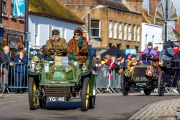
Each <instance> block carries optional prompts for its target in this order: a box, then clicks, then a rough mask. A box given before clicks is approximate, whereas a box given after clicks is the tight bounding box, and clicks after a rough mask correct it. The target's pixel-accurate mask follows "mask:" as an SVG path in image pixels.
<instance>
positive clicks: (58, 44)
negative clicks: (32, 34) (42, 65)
mask: <svg viewBox="0 0 180 120" xmlns="http://www.w3.org/2000/svg"><path fill="white" fill-rule="evenodd" d="M59 33H60V32H59V30H57V29H53V31H52V36H51V37H50V39H49V40H47V42H46V54H47V56H48V57H49V58H50V59H51V60H54V58H55V51H56V55H57V56H63V55H66V53H67V43H66V40H65V39H64V38H61V37H60V35H59ZM50 59H47V60H50Z"/></svg>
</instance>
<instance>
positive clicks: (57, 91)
mask: <svg viewBox="0 0 180 120" xmlns="http://www.w3.org/2000/svg"><path fill="white" fill-rule="evenodd" d="M69 94H70V87H69V86H60V87H45V96H52V97H60V96H65V97H67V96H69Z"/></svg>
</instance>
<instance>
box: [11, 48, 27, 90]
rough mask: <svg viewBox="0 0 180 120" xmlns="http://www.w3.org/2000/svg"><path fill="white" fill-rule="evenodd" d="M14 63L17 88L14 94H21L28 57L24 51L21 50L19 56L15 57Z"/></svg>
mask: <svg viewBox="0 0 180 120" xmlns="http://www.w3.org/2000/svg"><path fill="white" fill-rule="evenodd" d="M14 62H16V63H17V64H16V67H15V86H16V87H19V88H17V90H16V93H18V92H20V93H22V92H23V91H22V88H21V87H22V83H23V80H24V74H25V71H26V66H25V65H26V64H27V63H28V57H27V56H26V51H25V50H21V51H20V53H19V55H17V56H16V57H15V58H14Z"/></svg>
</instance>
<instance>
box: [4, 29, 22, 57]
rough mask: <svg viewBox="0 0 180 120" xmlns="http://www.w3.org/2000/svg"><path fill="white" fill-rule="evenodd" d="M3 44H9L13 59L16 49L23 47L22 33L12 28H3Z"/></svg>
mask: <svg viewBox="0 0 180 120" xmlns="http://www.w3.org/2000/svg"><path fill="white" fill-rule="evenodd" d="M3 46H9V48H10V51H11V52H10V56H11V59H12V60H13V59H14V57H15V55H16V54H17V53H18V51H19V50H21V49H23V48H24V33H23V32H18V31H13V30H5V31H4V40H3Z"/></svg>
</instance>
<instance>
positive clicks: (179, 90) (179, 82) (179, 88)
mask: <svg viewBox="0 0 180 120" xmlns="http://www.w3.org/2000/svg"><path fill="white" fill-rule="evenodd" d="M177 90H178V92H179V94H180V81H179V80H178V81H177Z"/></svg>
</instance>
